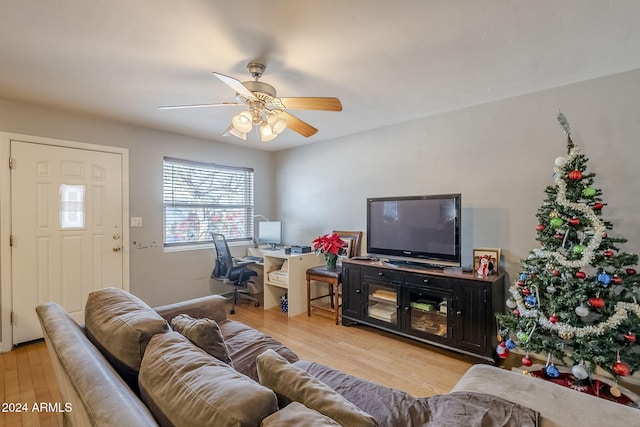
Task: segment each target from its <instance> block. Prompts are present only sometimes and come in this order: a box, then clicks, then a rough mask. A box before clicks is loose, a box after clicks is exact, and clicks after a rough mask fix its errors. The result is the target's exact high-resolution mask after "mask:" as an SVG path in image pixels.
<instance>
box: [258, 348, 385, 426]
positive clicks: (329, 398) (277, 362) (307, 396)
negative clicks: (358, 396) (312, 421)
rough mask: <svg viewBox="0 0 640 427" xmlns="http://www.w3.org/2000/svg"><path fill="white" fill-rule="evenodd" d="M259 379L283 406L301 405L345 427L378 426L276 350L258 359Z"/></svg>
mask: <svg viewBox="0 0 640 427" xmlns="http://www.w3.org/2000/svg"><path fill="white" fill-rule="evenodd" d="M258 377H259V379H260V384H262V385H264V386H266V387H269V388H270V389H271V390H273V391H274V392H275V393H276V395H277V396H278V402H279V405H280V407H286V405H288V404H290V403H291V402H299V403H301V404H303V405H304V406H306V407H308V408H311V409H313V410H315V411H317V412H319V413H321V414H323V415H325V416H327V417H329V418H331V419H333V420H335V421H337V422H338V423H339V424H341V425H343V426H354V427H355V426H358V427H373V426H377V425H378V423H377V421H376V420H375V419H374V418H373V417H372V416H371V415H369V414H367V413H366V412H364V411H363V410H361V409H360V408H358V407H357V406H356V405H354V404H353V403H351V402H349V401H348V400H347V399H345V398H344V397H342V396H340V395H339V394H338V393H336V392H335V391H334V390H333V389H332V388H331V387H329V386H328V385H326V384H324V383H323V382H321V381H319V380H317V379H315V378H314V377H312V376H311V375H310V374H308V373H307V372H305V371H303V370H302V369H299V368H298V367H296V366H295V365H292V364H291V363H289V362H288V361H287V360H286V359H285V358H284V357H282V356H280V355H279V354H278V353H276V352H275V351H273V350H267V351H265V352H264V353H262V354H261V355H260V356H258Z"/></svg>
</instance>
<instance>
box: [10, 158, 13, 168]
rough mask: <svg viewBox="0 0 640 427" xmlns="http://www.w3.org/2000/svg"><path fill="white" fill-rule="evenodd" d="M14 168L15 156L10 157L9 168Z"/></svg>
mask: <svg viewBox="0 0 640 427" xmlns="http://www.w3.org/2000/svg"><path fill="white" fill-rule="evenodd" d="M12 168H13V157H9V169H12Z"/></svg>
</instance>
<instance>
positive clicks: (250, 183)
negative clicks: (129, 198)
mask: <svg viewBox="0 0 640 427" xmlns="http://www.w3.org/2000/svg"><path fill="white" fill-rule="evenodd" d="M162 165H163V166H162V228H163V231H162V243H163V248H164V249H165V251H172V250H189V249H201V248H208V247H212V246H213V239H212V237H211V233H212V232H216V233H222V234H225V238H226V239H227V241H228V242H229V243H230V244H233V243H236V244H237V243H249V242H252V241H253V239H254V236H255V230H254V216H255V215H254V212H255V173H254V170H253V168H250V167H245V166H229V165H221V164H217V163H206V162H198V161H194V160H186V159H180V158H175V157H168V156H165V157H163V162H162ZM181 177H182V179H179V178H181ZM179 181H182V182H179ZM221 181H228V182H227V183H226V185H227V186H226V187H225V183H224V182H221ZM185 182H192V183H193V186H191V185H189V184H185ZM203 185H205V186H206V188H205V189H204V190H202V186H203ZM229 185H233V186H234V189H233V190H232V189H230V187H229ZM238 188H239V189H240V191H238ZM190 192H191V193H192V194H189V193H190ZM198 192H200V195H201V197H200V199H198ZM181 217H182V219H181ZM234 217H235V218H234ZM190 218H191V219H190ZM220 218H222V220H220ZM171 230H173V231H171ZM178 230H179V231H178ZM189 233H192V237H193V234H195V235H196V236H195V238H192V237H191V238H190V237H188V234H189Z"/></svg>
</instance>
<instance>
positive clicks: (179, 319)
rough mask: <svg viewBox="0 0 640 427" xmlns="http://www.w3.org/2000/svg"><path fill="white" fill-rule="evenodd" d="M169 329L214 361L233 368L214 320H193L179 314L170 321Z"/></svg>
mask: <svg viewBox="0 0 640 427" xmlns="http://www.w3.org/2000/svg"><path fill="white" fill-rule="evenodd" d="M171 327H172V328H173V330H174V331H176V332H180V333H181V334H182V335H184V336H185V337H187V338H188V339H189V341H191V342H192V343H194V344H195V345H197V346H198V347H200V348H201V349H203V350H204V351H206V352H207V353H209V354H210V355H212V356H213V357H215V358H216V359H218V360H220V361H222V362H224V363H227V364H229V365H232V366H233V363H232V362H231V358H230V357H229V350H228V349H227V345H226V344H225V342H224V338H223V336H222V333H220V328H219V327H218V324H217V323H216V322H215V320H211V319H194V318H193V317H191V316H189V315H187V314H179V315H178V316H176V317H174V318H173V319H171Z"/></svg>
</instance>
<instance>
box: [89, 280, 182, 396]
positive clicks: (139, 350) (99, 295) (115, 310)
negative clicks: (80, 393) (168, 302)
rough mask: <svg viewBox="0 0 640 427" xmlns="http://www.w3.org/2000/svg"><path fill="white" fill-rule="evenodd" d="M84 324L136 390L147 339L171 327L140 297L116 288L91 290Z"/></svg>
mask: <svg viewBox="0 0 640 427" xmlns="http://www.w3.org/2000/svg"><path fill="white" fill-rule="evenodd" d="M85 326H86V331H87V336H88V337H89V339H90V340H91V342H92V343H93V344H94V345H95V346H96V347H97V348H98V349H99V350H100V351H101V352H102V354H104V355H105V357H106V358H107V359H108V360H109V362H110V363H111V365H112V366H113V367H114V368H115V369H116V371H118V373H119V374H120V375H121V376H122V378H123V379H124V380H125V382H126V383H127V384H128V385H129V386H130V387H131V389H132V390H134V391H135V392H138V371H139V370H140V362H141V361H142V355H143V354H144V350H145V347H146V346H147V343H148V342H149V340H150V339H151V337H153V336H154V335H155V334H158V333H165V332H168V331H170V328H169V324H168V323H167V321H166V320H164V319H163V318H162V317H160V315H159V314H158V313H156V312H155V311H154V310H153V309H151V308H150V307H149V306H148V305H147V304H145V303H144V302H143V301H142V300H141V299H140V298H138V297H136V296H135V295H132V294H130V293H128V292H125V291H123V290H122V289H117V288H105V289H101V290H98V291H95V292H91V293H90V294H89V297H88V298H87V304H86V306H85Z"/></svg>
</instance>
